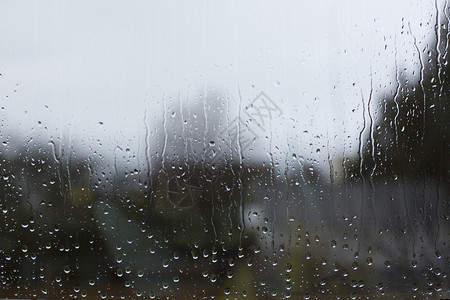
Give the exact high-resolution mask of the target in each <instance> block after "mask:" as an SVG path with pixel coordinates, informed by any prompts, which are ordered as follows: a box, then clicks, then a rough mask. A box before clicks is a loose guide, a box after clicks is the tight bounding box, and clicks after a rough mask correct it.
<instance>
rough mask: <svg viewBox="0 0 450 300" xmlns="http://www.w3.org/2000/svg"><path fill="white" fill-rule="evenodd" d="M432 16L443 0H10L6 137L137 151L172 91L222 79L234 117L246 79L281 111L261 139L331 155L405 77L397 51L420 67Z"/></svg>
mask: <svg viewBox="0 0 450 300" xmlns="http://www.w3.org/2000/svg"><path fill="white" fill-rule="evenodd" d="M441 2H442V1H441ZM441 2H440V3H438V7H439V9H440V10H441V11H442V7H443V5H444V3H443V2H442V3H441ZM435 19H436V9H435V3H434V1H395V3H394V1H285V2H283V4H280V2H279V1H246V2H244V1H222V2H218V1H217V2H213V1H185V2H183V1H116V0H115V1H56V0H55V1H12V0H11V1H1V2H0V38H1V41H2V42H1V46H0V73H1V74H2V76H1V77H0V101H1V106H2V107H4V109H2V111H1V115H0V116H1V118H2V119H1V124H2V125H3V127H2V129H1V138H2V139H3V140H6V139H8V136H9V135H11V134H14V137H11V138H12V139H14V138H15V139H17V140H18V141H19V142H22V143H24V142H26V141H27V140H29V137H30V136H34V137H35V138H36V139H39V137H40V138H41V139H42V140H44V141H46V140H49V139H56V138H58V137H59V138H61V139H63V140H68V139H70V143H72V144H74V145H75V147H84V148H85V149H88V148H89V147H91V148H92V149H96V150H98V151H99V152H101V153H103V154H104V155H105V156H107V157H108V156H109V157H111V154H113V153H114V151H115V150H114V149H115V147H116V146H117V145H120V147H121V148H123V149H125V148H130V149H131V152H134V153H137V149H138V148H139V147H140V146H142V143H143V137H142V132H143V118H144V110H145V111H147V114H148V116H147V117H148V120H150V121H149V122H153V123H151V124H153V125H150V127H152V128H159V127H160V124H161V123H160V122H161V118H162V116H163V108H164V104H163V101H162V99H163V98H165V99H167V98H170V97H178V95H181V99H182V101H183V102H185V104H186V105H187V104H188V103H190V101H194V100H193V99H194V97H195V96H198V95H200V94H202V93H207V92H208V89H215V90H217V91H218V92H224V91H226V92H227V93H228V94H229V97H230V106H229V114H230V118H233V117H234V116H237V115H238V114H239V109H240V108H239V107H240V106H239V93H238V89H240V92H241V95H242V98H243V102H245V103H244V105H245V104H247V103H248V102H250V101H251V100H252V99H253V98H254V97H255V96H256V95H257V94H258V93H259V92H261V91H264V92H265V93H266V94H267V95H268V96H269V97H270V98H271V99H272V100H273V101H274V102H276V103H277V105H278V106H279V107H280V108H281V109H282V110H283V115H282V116H281V117H280V119H279V120H276V121H274V122H273V124H272V125H273V126H272V127H271V130H270V132H269V133H267V132H266V133H261V136H262V138H261V139H259V140H258V142H257V144H256V145H257V146H255V147H257V148H260V149H263V150H264V151H265V152H268V151H273V149H272V147H273V145H286V144H287V142H288V143H289V144H290V145H293V147H294V148H295V149H298V151H299V152H301V154H302V155H304V156H305V157H309V158H313V159H316V160H317V161H318V163H319V164H324V165H326V160H327V156H328V152H330V153H332V154H336V153H337V156H339V155H341V153H343V152H344V151H346V153H347V155H351V154H355V153H356V150H357V149H356V148H355V146H356V145H357V140H358V134H359V131H360V130H361V126H362V115H363V111H362V107H361V92H362V95H363V97H364V99H366V101H367V99H368V97H369V93H370V84H371V82H372V85H373V88H374V91H375V94H374V95H373V96H374V99H380V98H382V97H383V94H384V93H389V92H390V91H392V90H393V89H395V87H396V83H395V60H397V62H398V66H399V68H406V69H407V70H406V72H409V73H410V76H411V77H410V78H411V79H414V78H416V77H417V76H418V75H417V69H418V66H419V60H418V55H417V53H416V48H415V45H414V44H413V37H412V35H411V32H412V33H413V34H414V36H415V37H416V39H417V43H418V47H419V49H421V50H422V49H425V47H426V46H427V42H428V41H430V39H431V37H432V35H433V30H434V25H435ZM409 26H410V28H411V32H410V30H409ZM429 46H431V47H432V46H434V45H429ZM395 53H397V54H396V55H395ZM414 70H416V74H415V75H412V72H413V71H414ZM414 76H416V77H414ZM188 97H191V98H188ZM166 104H167V103H166ZM375 106H376V102H374V104H373V109H374V110H375ZM166 108H167V109H168V111H170V109H171V107H170V103H169V104H168V107H166ZM241 109H242V106H241ZM38 121H41V122H42V124H41V125H40V126H38ZM99 122H102V123H103V124H100V123H99ZM44 127H47V129H44ZM304 131H308V132H307V133H305V132H304ZM18 133H19V135H17V134H18ZM265 135H270V136H271V144H270V145H269V143H268V139H265V138H264V137H265ZM310 143H313V144H314V145H313V146H311V145H309V144H310ZM100 144H101V146H100ZM66 146H67V145H66ZM68 147H70V146H68ZM316 149H320V150H321V151H316ZM275 152H276V151H274V153H275ZM281 152H282V151H281ZM255 155H256V154H255ZM280 155H281V154H280Z"/></svg>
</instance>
